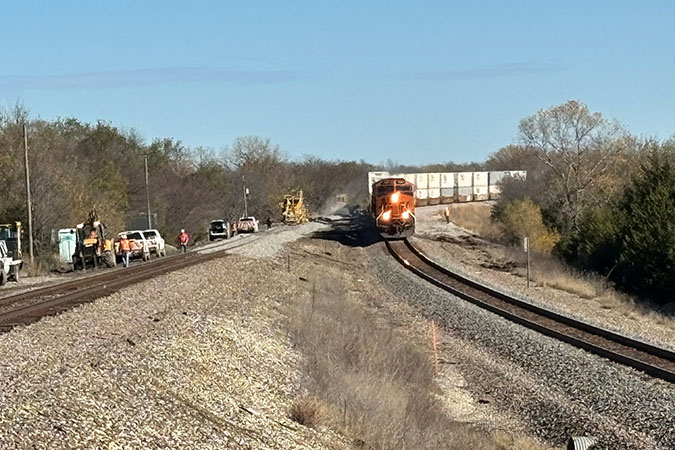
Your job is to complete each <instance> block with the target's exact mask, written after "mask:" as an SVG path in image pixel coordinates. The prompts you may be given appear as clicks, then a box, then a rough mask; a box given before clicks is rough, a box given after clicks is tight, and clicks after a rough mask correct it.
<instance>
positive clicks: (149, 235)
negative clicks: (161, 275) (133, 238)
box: [143, 229, 166, 256]
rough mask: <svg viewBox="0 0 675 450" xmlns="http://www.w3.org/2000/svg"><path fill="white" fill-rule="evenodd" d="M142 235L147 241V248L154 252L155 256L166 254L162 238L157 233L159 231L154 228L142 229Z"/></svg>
mask: <svg viewBox="0 0 675 450" xmlns="http://www.w3.org/2000/svg"><path fill="white" fill-rule="evenodd" d="M143 236H145V240H146V241H148V248H149V249H150V251H151V252H154V253H155V255H157V256H166V247H165V245H164V238H163V237H162V235H161V234H159V231H157V230H155V229H152V230H144V231H143Z"/></svg>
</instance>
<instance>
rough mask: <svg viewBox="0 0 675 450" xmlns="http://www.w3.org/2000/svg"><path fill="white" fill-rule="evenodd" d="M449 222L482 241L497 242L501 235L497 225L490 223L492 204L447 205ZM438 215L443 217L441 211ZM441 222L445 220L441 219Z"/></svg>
mask: <svg viewBox="0 0 675 450" xmlns="http://www.w3.org/2000/svg"><path fill="white" fill-rule="evenodd" d="M449 207H450V221H451V222H452V223H454V224H456V225H459V226H460V227H462V228H465V229H467V230H470V231H473V232H474V233H476V234H478V235H479V236H480V237H482V238H483V239H488V240H492V241H497V240H499V239H501V238H502V236H503V233H502V230H501V227H500V226H499V224H497V223H495V222H493V221H492V217H491V215H490V214H491V212H492V203H456V204H453V205H449ZM439 214H440V215H441V217H442V216H443V211H442V210H440V211H439ZM443 220H445V219H444V218H443Z"/></svg>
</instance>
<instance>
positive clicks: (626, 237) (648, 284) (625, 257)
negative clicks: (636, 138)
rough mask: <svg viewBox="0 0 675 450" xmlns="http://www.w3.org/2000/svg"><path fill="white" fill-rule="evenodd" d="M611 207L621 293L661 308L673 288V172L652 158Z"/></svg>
mask: <svg viewBox="0 0 675 450" xmlns="http://www.w3.org/2000/svg"><path fill="white" fill-rule="evenodd" d="M641 172H642V174H641V176H638V177H635V178H634V179H633V180H632V183H631V184H630V185H629V186H628V187H627V188H626V190H625V192H624V194H623V197H622V198H621V199H620V201H619V202H618V204H617V206H616V208H615V212H614V214H615V221H616V223H617V238H616V239H617V240H616V242H617V246H618V247H619V249H620V250H619V256H618V261H617V268H616V270H615V271H614V279H615V280H616V282H617V284H619V285H620V286H621V287H622V288H623V289H625V290H627V291H629V292H635V293H639V294H641V295H644V296H645V297H648V298H650V299H653V300H656V301H659V302H661V303H665V302H668V301H670V297H671V295H672V286H673V284H675V168H673V166H672V165H671V164H670V163H669V162H668V161H667V160H665V159H664V158H663V157H662V156H660V155H659V154H657V153H653V154H652V155H651V156H650V158H649V160H648V162H647V163H646V164H644V165H643V166H642V167H641Z"/></svg>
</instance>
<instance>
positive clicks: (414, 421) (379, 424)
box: [291, 281, 529, 449]
mask: <svg viewBox="0 0 675 450" xmlns="http://www.w3.org/2000/svg"><path fill="white" fill-rule="evenodd" d="M323 283H324V286H319V287H316V288H315V289H314V290H313V293H312V296H311V298H310V299H309V300H308V301H305V302H302V301H299V302H298V305H297V308H296V309H295V310H293V311H292V316H291V327H292V330H293V338H294V341H295V343H296V345H297V346H298V348H299V349H300V350H301V351H302V352H303V354H304V355H305V356H306V358H307V368H308V375H309V378H310V380H311V381H310V383H309V385H308V386H306V388H307V391H308V392H310V395H312V396H313V397H314V398H316V399H318V400H311V401H308V400H303V399H300V400H298V402H296V405H294V407H293V410H294V412H292V415H295V416H296V417H298V419H296V420H297V421H298V422H300V421H307V422H309V423H314V424H316V420H321V421H323V425H326V426H329V427H331V428H333V429H336V430H338V431H340V432H341V433H343V434H344V435H346V436H348V437H349V438H350V439H352V440H353V442H355V443H357V444H358V445H359V446H362V447H364V448H373V449H399V448H415V449H467V448H477V449H479V448H484V449H496V448H503V447H499V446H498V445H497V444H496V442H494V441H493V440H492V439H490V438H488V437H486V436H484V435H481V434H479V433H477V432H474V431H472V430H470V429H469V428H468V427H467V426H466V425H463V424H459V423H456V422H454V421H452V420H451V419H450V418H449V417H448V416H447V415H446V413H445V411H444V409H443V407H442V405H441V403H440V401H439V399H438V396H437V395H435V393H437V392H438V389H439V388H438V386H437V384H436V382H435V380H434V374H433V363H432V361H431V358H430V355H429V352H428V349H426V348H421V347H419V346H418V345H416V344H414V343H412V342H411V341H410V340H409V339H405V338H404V337H403V336H402V335H400V334H399V333H398V332H397V331H395V330H394V329H393V328H392V326H391V324H387V323H383V320H382V318H378V317H375V316H374V315H373V313H369V312H367V310H366V309H365V307H363V306H361V305H359V304H358V303H356V302H355V301H353V300H350V299H349V298H348V296H347V295H346V294H345V293H344V292H342V291H341V288H339V287H334V286H329V285H328V283H329V282H328V281H323ZM374 303H376V302H374ZM318 404H322V405H324V406H325V411H326V414H325V415H322V414H318V413H317V412H316V411H317V410H318V409H319V406H317V405H318ZM512 448H521V447H512ZM522 448H529V447H522Z"/></svg>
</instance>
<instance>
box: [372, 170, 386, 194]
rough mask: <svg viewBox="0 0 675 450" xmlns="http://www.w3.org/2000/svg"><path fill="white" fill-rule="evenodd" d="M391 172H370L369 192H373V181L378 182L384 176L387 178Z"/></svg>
mask: <svg viewBox="0 0 675 450" xmlns="http://www.w3.org/2000/svg"><path fill="white" fill-rule="evenodd" d="M388 176H389V172H368V193H370V194H372V193H373V183H376V182H378V181H380V180H382V179H383V178H387V177H388Z"/></svg>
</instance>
